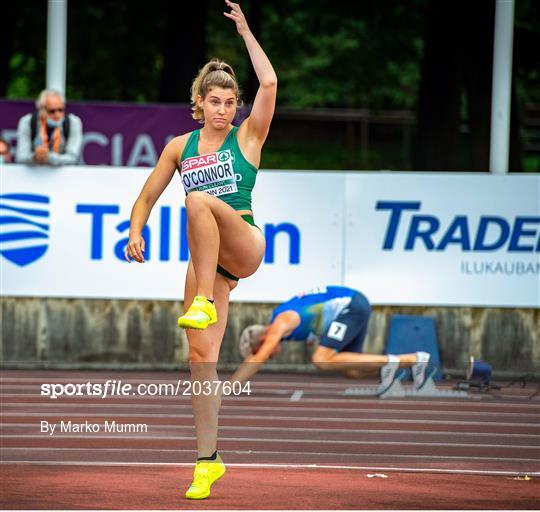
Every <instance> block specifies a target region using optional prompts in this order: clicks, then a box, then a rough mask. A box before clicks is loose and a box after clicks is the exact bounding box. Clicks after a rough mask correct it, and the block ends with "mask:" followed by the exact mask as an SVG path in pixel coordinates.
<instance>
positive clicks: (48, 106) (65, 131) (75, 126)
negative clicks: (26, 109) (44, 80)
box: [15, 89, 82, 165]
mask: <svg viewBox="0 0 540 512" xmlns="http://www.w3.org/2000/svg"><path fill="white" fill-rule="evenodd" d="M36 109H37V110H36V111H35V112H33V113H31V114H26V115H25V116H23V117H21V119H20V120H19V125H18V127H17V150H16V153H15V159H16V161H17V162H18V163H24V164H39V165H70V164H77V163H78V162H79V160H80V157H81V148H82V122H81V119H80V118H79V117H77V116H76V115H74V114H66V112H65V101H64V97H63V96H62V95H61V94H60V93H59V92H58V91H53V90H48V89H45V90H44V91H42V92H41V94H40V95H39V97H38V99H37V101H36Z"/></svg>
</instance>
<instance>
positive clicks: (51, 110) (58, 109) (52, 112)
mask: <svg viewBox="0 0 540 512" xmlns="http://www.w3.org/2000/svg"><path fill="white" fill-rule="evenodd" d="M57 112H59V113H60V114H61V113H62V112H64V107H60V108H48V109H47V114H49V115H50V114H56V113H57Z"/></svg>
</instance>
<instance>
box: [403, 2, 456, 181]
mask: <svg viewBox="0 0 540 512" xmlns="http://www.w3.org/2000/svg"><path fill="white" fill-rule="evenodd" d="M456 4H458V2H452V3H447V2H439V1H432V2H431V3H430V5H429V8H428V15H427V19H426V25H427V27H429V28H428V30H429V32H428V33H427V35H426V42H425V53H424V59H423V62H422V78H421V81H420V92H419V99H418V128H417V135H416V140H415V148H414V156H413V164H414V168H415V169H418V170H428V171H448V170H454V169H458V168H459V163H460V162H459V160H460V159H459V121H460V115H459V113H460V102H461V82H462V73H461V55H462V38H461V37H460V36H459V34H456V29H457V27H458V26H459V23H460V20H461V17H462V12H461V9H460V8H459V7H458V6H457V5H456Z"/></svg>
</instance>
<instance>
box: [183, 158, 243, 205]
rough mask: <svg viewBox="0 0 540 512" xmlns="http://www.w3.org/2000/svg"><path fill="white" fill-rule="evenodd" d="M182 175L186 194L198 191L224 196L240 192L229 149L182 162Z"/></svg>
mask: <svg viewBox="0 0 540 512" xmlns="http://www.w3.org/2000/svg"><path fill="white" fill-rule="evenodd" d="M181 175H182V184H183V185H184V190H185V191H186V194H189V193H190V192H193V191H194V190H196V191H198V192H207V193H208V194H212V195H213V196H222V195H224V194H232V193H233V192H237V191H238V187H237V186H236V176H235V173H234V168H233V156H232V154H231V151H230V150H229V149H226V150H224V151H217V152H216V153H210V154H208V155H201V156H194V157H191V158H186V159H185V160H184V161H183V162H182V172H181Z"/></svg>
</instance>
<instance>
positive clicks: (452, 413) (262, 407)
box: [2, 399, 537, 425]
mask: <svg viewBox="0 0 540 512" xmlns="http://www.w3.org/2000/svg"><path fill="white" fill-rule="evenodd" d="M254 400H256V399H254ZM273 401H276V400H273ZM6 407H9V408H15V407H29V408H32V407H33V408H40V409H42V408H47V407H50V408H57V407H60V408H64V409H65V408H73V409H88V408H99V407H102V408H104V409H114V408H117V409H134V408H137V409H163V404H137V405H134V404H110V403H103V404H86V403H77V402H72V403H57V402H52V401H51V402H48V403H38V402H22V403H12V404H9V403H2V408H6ZM171 407H174V408H175V409H189V410H191V404H185V405H184V404H175V405H174V406H171ZM222 409H228V410H231V409H232V410H249V411H254V410H255V411H291V410H295V409H293V408H292V407H277V406H265V405H231V404H229V403H227V402H226V403H225V404H223V406H222ZM299 410H301V411H306V412H321V411H326V412H348V413H362V414H391V415H396V414H403V415H411V414H413V415H416V416H418V415H419V414H422V415H436V416H442V415H447V416H479V417H481V418H483V419H485V418H486V417H488V416H489V417H496V418H500V417H501V416H505V417H506V416H507V417H511V418H516V417H521V418H523V417H526V418H528V417H536V416H537V415H536V414H533V413H516V412H486V411H444V410H439V409H432V410H429V411H425V410H422V411H414V410H392V409H383V408H381V409H371V408H354V407H332V408H328V407H305V406H302V407H300V408H299ZM23 414H25V413H23ZM320 419H324V418H320ZM419 421H422V420H419ZM483 423H485V422H483ZM488 424H490V422H488ZM518 425H519V423H518Z"/></svg>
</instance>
